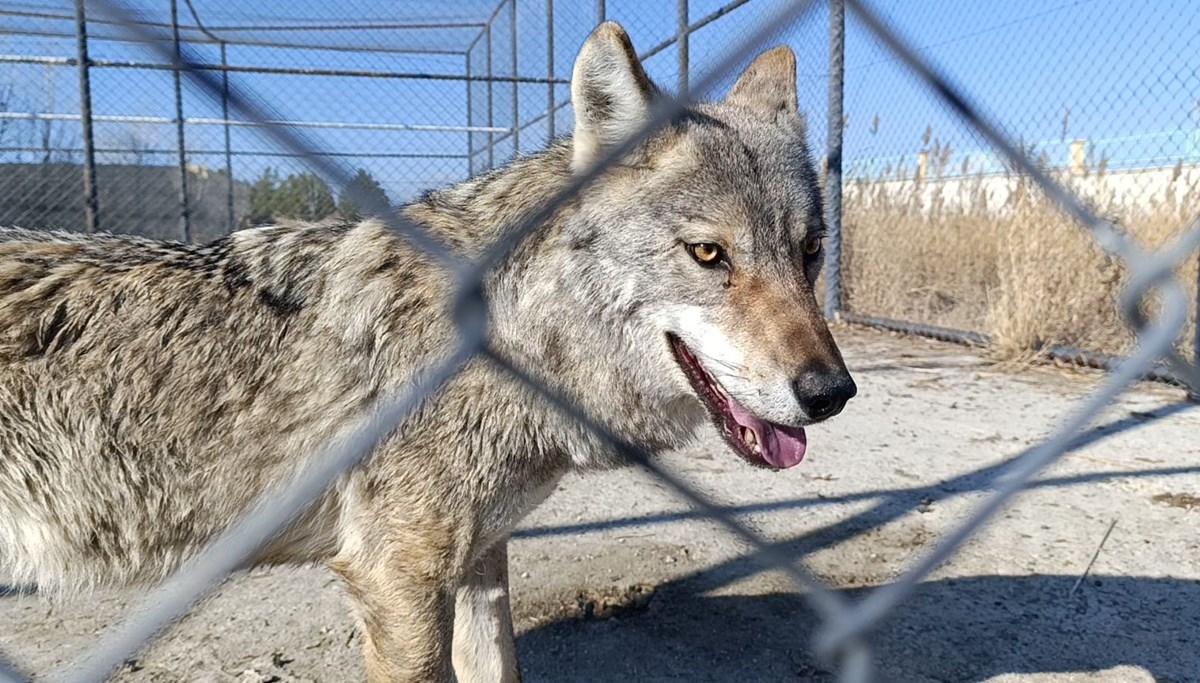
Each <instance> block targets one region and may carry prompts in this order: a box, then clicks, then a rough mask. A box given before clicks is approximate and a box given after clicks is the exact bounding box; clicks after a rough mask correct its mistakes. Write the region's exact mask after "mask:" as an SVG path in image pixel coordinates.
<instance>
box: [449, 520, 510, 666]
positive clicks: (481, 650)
mask: <svg viewBox="0 0 1200 683" xmlns="http://www.w3.org/2000/svg"><path fill="white" fill-rule="evenodd" d="M454 673H455V675H456V676H458V682H459V683H493V682H495V683H519V682H520V680H521V669H520V667H518V666H517V651H516V645H515V643H514V642H513V626H512V613H511V611H510V609H509V604H508V539H507V538H504V539H501V540H500V541H498V542H497V543H496V544H495V545H494V546H492V547H491V548H490V549H488V550H487V551H486V552H484V553H483V556H482V557H480V558H479V560H477V561H476V562H475V564H474V566H472V567H471V568H469V569H468V570H467V573H466V576H464V577H463V581H462V585H460V586H459V588H458V596H457V600H456V604H455V608H454Z"/></svg>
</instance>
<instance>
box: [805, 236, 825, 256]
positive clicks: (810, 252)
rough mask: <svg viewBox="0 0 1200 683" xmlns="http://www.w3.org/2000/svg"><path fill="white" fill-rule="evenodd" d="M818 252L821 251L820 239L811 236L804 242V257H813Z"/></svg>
mask: <svg viewBox="0 0 1200 683" xmlns="http://www.w3.org/2000/svg"><path fill="white" fill-rule="evenodd" d="M818 251H821V238H820V237H817V236H816V235H813V236H812V237H809V238H807V239H805V240H804V255H805V256H815V255H816V253H817V252H818Z"/></svg>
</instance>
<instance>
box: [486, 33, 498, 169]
mask: <svg viewBox="0 0 1200 683" xmlns="http://www.w3.org/2000/svg"><path fill="white" fill-rule="evenodd" d="M493 18H494V17H493ZM486 30H487V36H486V42H485V44H484V54H486V55H487V111H488V113H487V125H488V128H491V127H492V126H493V124H494V123H495V121H494V119H493V113H494V112H495V107H494V106H493V105H492V19H488V23H487V29H486ZM487 144H488V147H487V164H488V165H487V167H488V170H489V171H490V170H492V169H493V168H495V167H496V157H495V153H494V147H495V144H496V134H495V133H493V132H492V131H490V130H489V131H488V134H487Z"/></svg>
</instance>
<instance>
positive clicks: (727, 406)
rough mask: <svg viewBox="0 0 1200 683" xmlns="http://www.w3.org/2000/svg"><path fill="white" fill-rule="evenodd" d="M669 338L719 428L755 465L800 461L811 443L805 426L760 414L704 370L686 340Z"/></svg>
mask: <svg viewBox="0 0 1200 683" xmlns="http://www.w3.org/2000/svg"><path fill="white" fill-rule="evenodd" d="M667 340H668V341H669V342H670V343H671V350H672V351H673V352H674V354H675V360H676V361H677V362H678V363H679V367H681V368H683V374H684V375H686V376H687V378H688V381H689V382H691V383H692V389H693V390H695V392H696V395H697V396H699V397H700V402H701V403H703V404H704V407H705V408H707V409H708V414H709V416H710V417H711V418H712V421H713V424H715V425H716V427H717V431H719V432H721V436H723V437H724V438H725V441H726V442H727V443H728V444H729V445H730V446H731V447H732V448H733V450H734V451H735V452H736V453H737V454H738V455H740V456H742V458H743V459H744V460H746V461H747V462H749V463H751V464H753V465H758V466H760V467H768V468H771V469H785V468H788V467H795V466H796V465H799V464H800V461H801V460H803V459H804V451H805V449H806V448H807V445H808V440H807V438H806V437H805V435H804V428H803V427H788V426H785V425H781V424H776V423H774V422H768V421H766V420H763V419H761V418H758V417H756V416H755V415H754V414H753V413H751V412H750V411H749V410H747V409H746V408H745V407H743V406H742V405H741V404H740V403H738V402H737V401H736V400H734V398H733V397H732V396H730V395H729V392H727V391H725V388H724V387H722V386H721V383H720V382H718V381H717V380H716V378H715V377H713V376H712V374H711V373H709V372H708V371H707V370H705V369H704V366H703V365H702V364H701V363H700V359H699V358H697V357H696V354H694V353H692V351H691V349H689V348H688V347H687V345H686V344H684V343H683V340H681V339H680V338H679V337H677V336H675V335H673V334H668V335H667Z"/></svg>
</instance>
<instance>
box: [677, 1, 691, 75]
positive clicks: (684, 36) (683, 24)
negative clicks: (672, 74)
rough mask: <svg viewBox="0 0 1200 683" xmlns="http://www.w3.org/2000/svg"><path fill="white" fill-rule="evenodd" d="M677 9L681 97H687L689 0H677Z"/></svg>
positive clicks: (689, 31) (689, 30)
mask: <svg viewBox="0 0 1200 683" xmlns="http://www.w3.org/2000/svg"><path fill="white" fill-rule="evenodd" d="M675 10H676V15H677V16H676V21H677V22H678V28H677V31H678V33H677V36H678V45H679V97H680V99H686V98H687V96H688V34H689V33H691V29H690V28H689V27H688V23H689V21H688V0H677V3H676V6H675Z"/></svg>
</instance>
